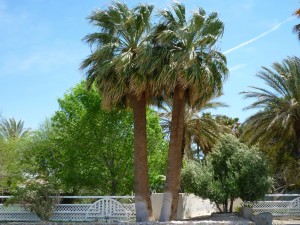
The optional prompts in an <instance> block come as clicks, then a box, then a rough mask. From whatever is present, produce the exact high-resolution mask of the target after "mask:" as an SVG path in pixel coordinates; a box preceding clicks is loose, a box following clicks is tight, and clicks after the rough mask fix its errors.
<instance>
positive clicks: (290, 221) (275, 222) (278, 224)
mask: <svg viewBox="0 0 300 225" xmlns="http://www.w3.org/2000/svg"><path fill="white" fill-rule="evenodd" d="M281 224H285V225H289V224H293V225H296V224H297V225H300V220H293V219H284V220H283V219H281V220H273V225H281Z"/></svg>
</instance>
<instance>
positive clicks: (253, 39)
mask: <svg viewBox="0 0 300 225" xmlns="http://www.w3.org/2000/svg"><path fill="white" fill-rule="evenodd" d="M292 19H295V18H294V17H289V18H287V19H286V20H284V21H282V22H280V23H278V24H276V25H275V26H274V27H272V28H271V29H269V30H267V31H265V32H263V33H261V34H260V35H258V36H256V37H254V38H252V39H250V40H248V41H245V42H243V43H242V44H239V45H237V46H235V47H233V48H231V49H228V50H227V51H225V52H223V54H225V55H226V54H228V53H230V52H233V51H235V50H237V49H240V48H242V47H244V46H246V45H248V44H251V43H252V42H255V41H257V40H258V39H261V38H263V37H264V36H266V35H268V34H270V33H272V32H273V31H275V30H277V29H278V28H279V27H280V26H281V25H282V24H284V23H286V22H288V21H290V20H292Z"/></svg>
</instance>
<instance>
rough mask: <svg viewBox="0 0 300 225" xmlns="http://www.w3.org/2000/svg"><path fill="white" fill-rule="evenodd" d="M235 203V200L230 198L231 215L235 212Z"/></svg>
mask: <svg viewBox="0 0 300 225" xmlns="http://www.w3.org/2000/svg"><path fill="white" fill-rule="evenodd" d="M233 202H234V199H233V198H230V209H229V212H230V213H232V212H233Z"/></svg>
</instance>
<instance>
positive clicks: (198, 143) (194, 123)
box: [159, 98, 230, 160]
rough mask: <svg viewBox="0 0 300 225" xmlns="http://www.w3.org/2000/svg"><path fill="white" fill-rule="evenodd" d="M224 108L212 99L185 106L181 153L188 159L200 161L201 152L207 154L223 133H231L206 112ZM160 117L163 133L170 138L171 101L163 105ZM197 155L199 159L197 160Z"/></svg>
mask: <svg viewBox="0 0 300 225" xmlns="http://www.w3.org/2000/svg"><path fill="white" fill-rule="evenodd" d="M222 106H226V105H225V104H224V103H221V102H214V101H212V99H211V98H210V99H208V100H203V99H201V100H199V101H198V102H197V103H196V104H194V105H193V106H188V105H186V106H185V111H184V135H183V143H182V151H181V152H182V154H183V153H184V154H185V155H186V157H187V159H190V160H194V159H199V155H200V151H202V152H203V153H207V152H208V151H209V150H210V149H211V147H212V146H213V145H214V144H215V143H216V141H217V140H218V138H219V136H220V134H221V133H225V132H226V133H230V129H229V127H227V126H225V125H223V124H221V123H218V121H217V120H216V119H214V117H213V116H212V115H211V114H210V113H205V112H204V111H205V110H209V109H216V108H218V107H222ZM159 115H160V118H161V125H162V128H163V131H164V133H165V134H166V135H167V136H169V133H170V127H171V118H172V104H171V102H170V101H166V102H165V103H164V104H163V106H162V107H161V108H160V110H159ZM195 148H196V149H195ZM195 155H197V156H198V157H196V158H195Z"/></svg>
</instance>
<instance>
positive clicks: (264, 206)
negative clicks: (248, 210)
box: [253, 201, 291, 217]
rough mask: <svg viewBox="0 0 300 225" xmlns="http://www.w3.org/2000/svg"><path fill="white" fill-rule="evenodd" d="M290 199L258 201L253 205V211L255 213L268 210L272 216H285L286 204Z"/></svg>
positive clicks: (286, 211)
mask: <svg viewBox="0 0 300 225" xmlns="http://www.w3.org/2000/svg"><path fill="white" fill-rule="evenodd" d="M290 203H291V201H258V202H256V203H254V205H253V211H254V212H256V213H261V212H270V213H272V214H273V216H277V217H279V216H287V215H288V206H289V204H290Z"/></svg>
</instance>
